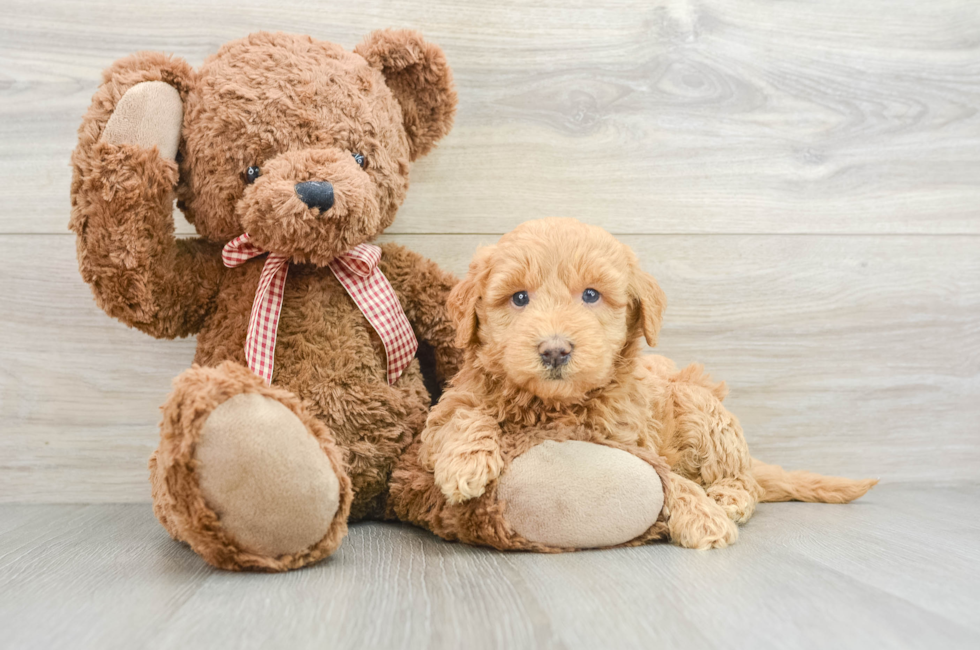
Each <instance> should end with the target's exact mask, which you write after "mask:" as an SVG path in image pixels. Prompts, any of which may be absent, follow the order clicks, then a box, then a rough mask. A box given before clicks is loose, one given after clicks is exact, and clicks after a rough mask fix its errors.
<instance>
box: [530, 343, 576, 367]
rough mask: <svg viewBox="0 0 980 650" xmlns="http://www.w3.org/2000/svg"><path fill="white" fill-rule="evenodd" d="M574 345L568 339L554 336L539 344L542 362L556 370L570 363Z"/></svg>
mask: <svg viewBox="0 0 980 650" xmlns="http://www.w3.org/2000/svg"><path fill="white" fill-rule="evenodd" d="M574 347H575V346H574V345H572V343H571V341H569V340H568V339H566V338H564V337H561V336H552V337H551V338H550V339H548V340H547V341H543V342H542V343H541V344H540V345H539V346H538V354H539V355H540V356H541V363H542V364H544V367H545V368H551V369H552V370H555V369H558V368H561V367H562V366H564V365H565V364H567V363H568V360H569V359H571V358H572V350H573V349H574Z"/></svg>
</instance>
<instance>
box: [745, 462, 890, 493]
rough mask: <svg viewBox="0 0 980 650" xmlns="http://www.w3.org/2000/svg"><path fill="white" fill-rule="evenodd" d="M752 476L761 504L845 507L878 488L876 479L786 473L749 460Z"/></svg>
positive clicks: (773, 466) (772, 466)
mask: <svg viewBox="0 0 980 650" xmlns="http://www.w3.org/2000/svg"><path fill="white" fill-rule="evenodd" d="M752 474H753V475H754V476H755V480H756V481H758V482H759V485H761V486H762V489H763V490H764V491H765V492H764V493H763V495H762V499H761V501H809V502H811V503H849V502H851V501H853V500H854V499H857V498H859V497H862V496H864V494H865V493H866V492H867V491H868V490H870V489H871V488H873V487H874V486H875V485H877V484H878V479H874V478H868V479H863V480H860V481H855V480H853V479H849V478H841V477H839V476H823V475H822V474H814V473H813V472H804V471H796V472H787V471H786V470H784V469H783V468H782V467H780V466H779V465H768V464H766V463H763V462H762V461H760V460H756V459H755V458H753V459H752Z"/></svg>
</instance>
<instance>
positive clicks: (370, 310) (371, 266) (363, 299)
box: [221, 233, 419, 385]
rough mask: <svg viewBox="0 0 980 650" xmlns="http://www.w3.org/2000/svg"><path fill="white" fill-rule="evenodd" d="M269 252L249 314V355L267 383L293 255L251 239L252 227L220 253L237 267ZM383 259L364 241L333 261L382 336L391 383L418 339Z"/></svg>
mask: <svg viewBox="0 0 980 650" xmlns="http://www.w3.org/2000/svg"><path fill="white" fill-rule="evenodd" d="M266 253H268V255H269V257H268V258H266V261H265V266H263V267H262V275H261V276H260V277H259V286H258V288H257V289H256V290H255V300H254V301H253V302H252V313H251V315H250V316H249V319H248V333H247V335H246V336H245V359H246V360H247V361H248V367H249V368H251V370H252V372H254V373H255V374H257V375H259V376H260V377H262V378H263V379H265V381H266V383H272V370H273V367H274V364H275V354H276V332H277V330H278V328H279V313H280V312H281V311H282V301H283V294H284V291H285V287H286V274H287V273H288V272H289V257H287V256H285V255H280V254H279V253H269V252H268V251H266V250H263V249H261V248H259V247H258V246H256V245H254V244H252V243H251V242H250V240H249V236H248V233H245V234H244V235H241V236H239V237H236V238H235V239H233V240H231V241H230V242H228V243H227V244H225V247H224V249H222V251H221V259H222V261H223V262H224V264H225V266H227V267H228V268H234V267H236V266H241V265H242V264H244V263H245V262H247V261H249V260H250V259H252V258H254V257H258V256H260V255H265V254H266ZM380 262H381V249H380V248H379V247H377V246H374V245H373V244H360V245H358V246H355V247H354V248H352V249H351V250H349V251H347V252H346V253H344V254H342V255H339V256H338V257H336V258H334V260H333V261H332V262H330V264H329V267H330V270H331V271H332V272H333V274H334V276H335V277H336V278H337V280H338V281H339V282H340V284H341V285H343V287H344V290H346V291H347V294H348V295H349V296H350V297H351V299H352V300H353V301H354V304H355V305H357V308H358V309H359V310H361V313H362V314H364V317H365V318H367V320H368V322H369V323H370V324H371V327H373V328H374V330H375V331H376V332H377V333H378V336H379V337H380V338H381V342H382V343H383V344H384V348H385V356H386V357H387V359H388V368H387V380H388V384H389V385H391V384H394V383H395V382H396V381H397V380H398V378H399V377H400V376H401V374H402V372H404V370H405V368H407V367H408V364H410V363H411V362H412V358H413V357H414V356H415V351H416V350H417V349H418V346H419V344H418V340H417V339H416V338H415V332H413V331H412V325H411V323H409V322H408V318H407V317H406V316H405V312H404V311H403V310H402V306H401V303H400V302H399V301H398V296H396V295H395V290H394V289H392V288H391V284H390V283H389V282H388V278H386V277H385V275H384V273H382V272H381V269H379V268H378V264H379V263H380Z"/></svg>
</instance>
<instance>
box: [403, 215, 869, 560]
mask: <svg viewBox="0 0 980 650" xmlns="http://www.w3.org/2000/svg"><path fill="white" fill-rule="evenodd" d="M665 305H666V299H665V296H664V293H663V291H662V290H661V289H660V287H659V286H658V285H657V283H656V281H655V280H654V279H653V278H652V277H651V276H650V275H649V274H647V273H645V272H643V271H642V269H641V268H640V266H639V263H638V261H637V258H636V255H635V254H634V253H633V251H631V250H630V249H629V248H628V247H627V246H625V245H623V244H621V243H620V242H618V241H617V240H616V239H615V238H614V237H612V236H611V235H610V234H609V233H607V232H605V231H604V230H602V229H600V228H597V227H593V226H588V225H585V224H582V223H579V222H577V221H575V220H573V219H556V218H551V219H542V220H539V221H531V222H528V223H525V224H523V225H521V226H520V227H518V228H517V229H516V230H514V231H513V232H511V233H509V234H507V235H505V236H504V237H502V238H501V240H500V242H499V243H498V244H497V245H495V246H490V247H487V248H483V249H481V250H480V251H479V252H478V253H477V255H476V257H475V259H474V260H473V262H472V264H471V265H470V270H469V274H468V275H467V277H466V278H465V279H464V280H463V281H462V282H461V283H460V284H458V285H457V286H456V287H455V288H454V290H453V291H452V293H451V294H450V298H449V305H448V307H449V313H450V317H451V318H452V319H453V320H454V322H455V324H456V328H457V340H456V344H457V345H458V346H459V347H461V348H463V349H464V351H465V360H464V363H463V368H462V370H460V372H459V374H457V375H456V377H455V378H454V379H453V380H452V384H451V387H450V388H449V389H448V390H447V391H446V392H445V393H444V394H443V396H442V399H441V401H440V402H439V404H438V405H437V406H436V407H435V408H434V409H433V410H432V412H431V413H430V415H429V418H428V421H427V424H426V427H425V429H424V430H423V432H422V435H421V442H420V443H419V444H418V445H417V449H415V450H413V451H412V452H410V453H409V454H408V456H407V459H406V461H405V462H406V463H407V464H403V465H402V466H401V467H400V468H399V470H398V471H396V475H395V477H393V488H392V497H393V507H394V508H395V509H396V511H398V514H399V516H401V517H403V518H406V519H408V520H410V521H415V522H416V523H419V524H421V525H423V526H426V527H428V528H430V529H432V530H434V531H435V532H436V533H438V534H440V535H443V536H444V537H447V538H449V539H462V540H464V541H470V542H474V543H488V544H491V545H494V546H497V547H500V548H528V546H529V543H532V544H539V545H542V546H543V547H544V548H543V549H539V550H556V549H557V550H565V549H568V548H582V547H589V546H601V545H616V544H629V543H636V542H637V541H638V540H641V541H647V540H649V539H655V538H657V536H658V535H656V534H654V533H653V532H651V531H652V530H653V528H651V526H653V523H654V522H653V521H652V519H651V518H650V517H651V513H647V514H646V515H644V516H645V517H646V519H643V517H641V516H640V515H638V514H637V513H638V512H639V511H641V510H643V508H642V504H637V503H635V494H634V493H635V492H636V490H641V489H647V488H645V487H643V486H640V485H638V484H632V485H627V487H626V488H625V489H623V490H620V491H617V490H619V488H620V487H621V486H620V483H618V482H617V480H616V477H615V476H610V475H609V474H610V473H612V474H615V473H632V472H634V471H636V468H635V467H634V465H631V463H630V462H629V461H628V460H627V459H626V458H624V457H616V458H615V459H613V460H610V461H608V462H607V460H606V456H605V455H604V454H607V453H608V452H609V450H608V449H606V448H605V447H608V446H614V447H615V448H616V449H618V450H619V453H624V456H625V453H629V454H632V455H634V456H637V457H639V458H643V459H645V460H646V462H648V463H650V464H651V466H652V467H654V468H655V469H657V470H658V472H659V473H660V476H661V478H662V479H663V480H664V485H663V491H662V497H660V496H658V495H657V494H655V492H656V491H655V489H651V491H650V494H653V495H654V496H652V497H651V499H654V500H655V499H657V498H662V499H663V504H664V508H663V513H661V517H662V520H666V529H667V530H668V531H669V536H670V538H671V540H672V541H674V542H675V543H677V544H679V545H681V546H685V547H691V548H712V547H722V546H725V545H727V544H730V543H732V542H734V541H735V539H736V538H737V528H736V526H735V524H736V523H743V522H745V521H747V520H748V519H749V518H750V517H751V516H752V513H753V511H754V509H755V506H756V503H758V502H759V501H760V500H770V501H776V500H789V499H798V500H806V501H828V502H838V503H839V502H846V501H850V500H852V499H855V498H857V497H859V496H861V495H862V494H864V493H865V492H866V491H867V490H868V489H869V488H870V487H871V486H872V485H874V483H875V481H850V480H847V479H841V478H833V477H823V476H818V475H816V474H809V473H802V472H796V473H787V472H785V471H783V470H782V469H781V468H778V467H775V466H770V465H765V464H763V463H759V462H758V461H754V460H753V459H752V458H751V456H750V455H749V451H748V446H747V445H746V442H745V439H744V437H743V435H742V429H741V427H740V426H739V424H738V421H737V420H736V418H735V416H733V415H732V414H731V413H729V412H728V411H727V410H726V409H725V407H724V406H723V405H722V400H723V399H724V397H725V388H724V385H723V384H718V383H715V382H713V381H711V379H710V378H709V377H708V376H707V375H705V374H704V373H703V371H702V370H701V368H700V367H699V366H691V367H688V368H685V369H684V370H680V371H678V370H677V368H676V367H675V366H674V364H673V363H672V362H671V361H669V360H668V359H666V358H664V357H660V356H652V355H650V356H644V355H642V354H641V351H642V350H641V346H642V341H643V340H644V339H645V341H646V343H648V344H649V345H651V346H653V345H655V344H656V342H657V334H658V331H659V329H660V325H661V320H662V317H663V312H664V308H665ZM570 440H572V441H582V442H588V443H591V444H590V445H587V446H584V447H575V448H574V449H575V450H576V451H575V453H562V454H559V453H554V452H553V451H543V452H539V451H537V450H536V448H535V447H536V445H540V446H541V448H545V449H551V450H555V449H557V447H555V446H554V444H555V443H556V442H559V441H562V442H560V444H565V445H566V447H567V446H568V444H569V443H568V441H570ZM549 441H550V444H551V446H550V447H546V445H548V444H549ZM579 444H580V443H579ZM599 452H603V453H599ZM522 453H523V454H525V455H526V456H529V457H530V456H531V455H532V454H535V453H537V454H538V455H539V456H542V458H544V460H535V461H534V463H536V464H534V465H533V467H534V471H533V472H531V471H530V470H529V468H530V467H531V464H530V463H522V461H523V459H522V458H521V454H522ZM413 454H415V455H417V458H415V456H414V455H413ZM651 456H652V457H653V459H651ZM413 459H414V460H413ZM633 460H634V461H635V460H636V459H633ZM663 460H665V461H666V464H667V465H669V470H668V471H663V468H662V467H658V466H657V461H661V462H662V461H663ZM413 462H414V463H415V464H414V465H413V464H412V463H413ZM590 463H593V464H594V465H595V467H592V468H588V467H586V469H584V470H583V469H582V467H581V466H582V465H585V466H588V465H589V464H590ZM648 469H649V468H648ZM420 472H421V473H425V472H428V473H429V474H430V476H431V485H429V484H428V483H427V479H426V477H425V476H420V475H419V473H420ZM542 472H543V473H548V475H549V476H553V477H554V478H553V479H549V480H551V481H552V482H551V483H549V482H548V481H543V480H535V476H534V474H535V473H537V475H538V476H537V479H540V475H541V473H542ZM631 475H632V474H631ZM650 475H652V472H651V473H650ZM636 476H643V474H642V472H640V473H639V474H636ZM576 477H581V480H584V481H588V482H589V483H590V486H589V487H588V488H585V489H583V488H582V486H578V485H574V484H573V483H574V481H576V480H579V479H577V478H576ZM637 480H640V479H637ZM535 491H537V493H535ZM436 492H438V494H437V493H436ZM597 492H598V493H601V495H602V497H601V498H598V499H592V496H594V494H595V493H597ZM578 494H582V495H585V496H584V497H581V500H580V501H581V502H576V501H575V499H576V498H578V497H575V496H574V495H578ZM556 495H557V496H556ZM586 498H589V499H592V500H591V501H589V502H588V503H587V504H586V503H585V500H586ZM631 499H633V501H631ZM474 501H476V502H478V505H471V504H472V503H473V502H474ZM515 504H518V506H519V507H518V509H517V510H515ZM535 504H539V505H540V507H539V508H537V510H538V511H537V512H535V510H536V506H535ZM658 507H659V506H658ZM467 508H469V510H466V509H467ZM576 511H581V512H578V513H577V514H576ZM568 513H571V514H568ZM576 517H577V519H576ZM590 518H592V519H590ZM653 518H654V519H655V518H656V514H653ZM556 519H560V520H561V521H562V522H566V524H567V521H576V522H579V523H578V525H579V527H580V528H581V529H583V530H582V534H577V533H576V532H575V531H571V532H570V531H568V530H564V529H563V530H562V531H561V533H560V534H559V533H557V532H556V530H555V528H556V526H557V525H558V524H552V523H551V520H556ZM593 519H594V520H601V522H602V524H601V528H602V529H603V530H608V529H611V528H617V529H620V530H622V531H623V532H622V534H620V536H619V537H618V538H617V537H615V536H612V537H609V536H606V537H603V536H602V535H597V534H596V533H595V531H592V532H587V531H585V530H584V529H586V528H590V522H591V521H592V520H593ZM529 522H531V523H529ZM566 524H562V525H566ZM592 527H593V528H594V527H595V526H592ZM566 528H567V525H566ZM627 531H633V533H634V535H635V536H634V537H626V536H625V535H627V534H628V533H627ZM535 537H538V539H535ZM554 540H560V542H561V543H555V542H554ZM597 541H602V542H604V544H600V543H596V542H597Z"/></svg>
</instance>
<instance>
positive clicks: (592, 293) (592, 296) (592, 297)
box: [582, 289, 602, 304]
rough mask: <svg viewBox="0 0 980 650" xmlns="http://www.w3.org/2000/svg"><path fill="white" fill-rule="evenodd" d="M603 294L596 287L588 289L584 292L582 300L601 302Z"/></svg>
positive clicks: (590, 302)
mask: <svg viewBox="0 0 980 650" xmlns="http://www.w3.org/2000/svg"><path fill="white" fill-rule="evenodd" d="M601 296H602V294H601V293H599V292H598V291H596V290H595V289H586V290H585V291H583V292H582V302H587V303H589V304H592V303H594V302H599V298H600V297H601Z"/></svg>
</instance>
